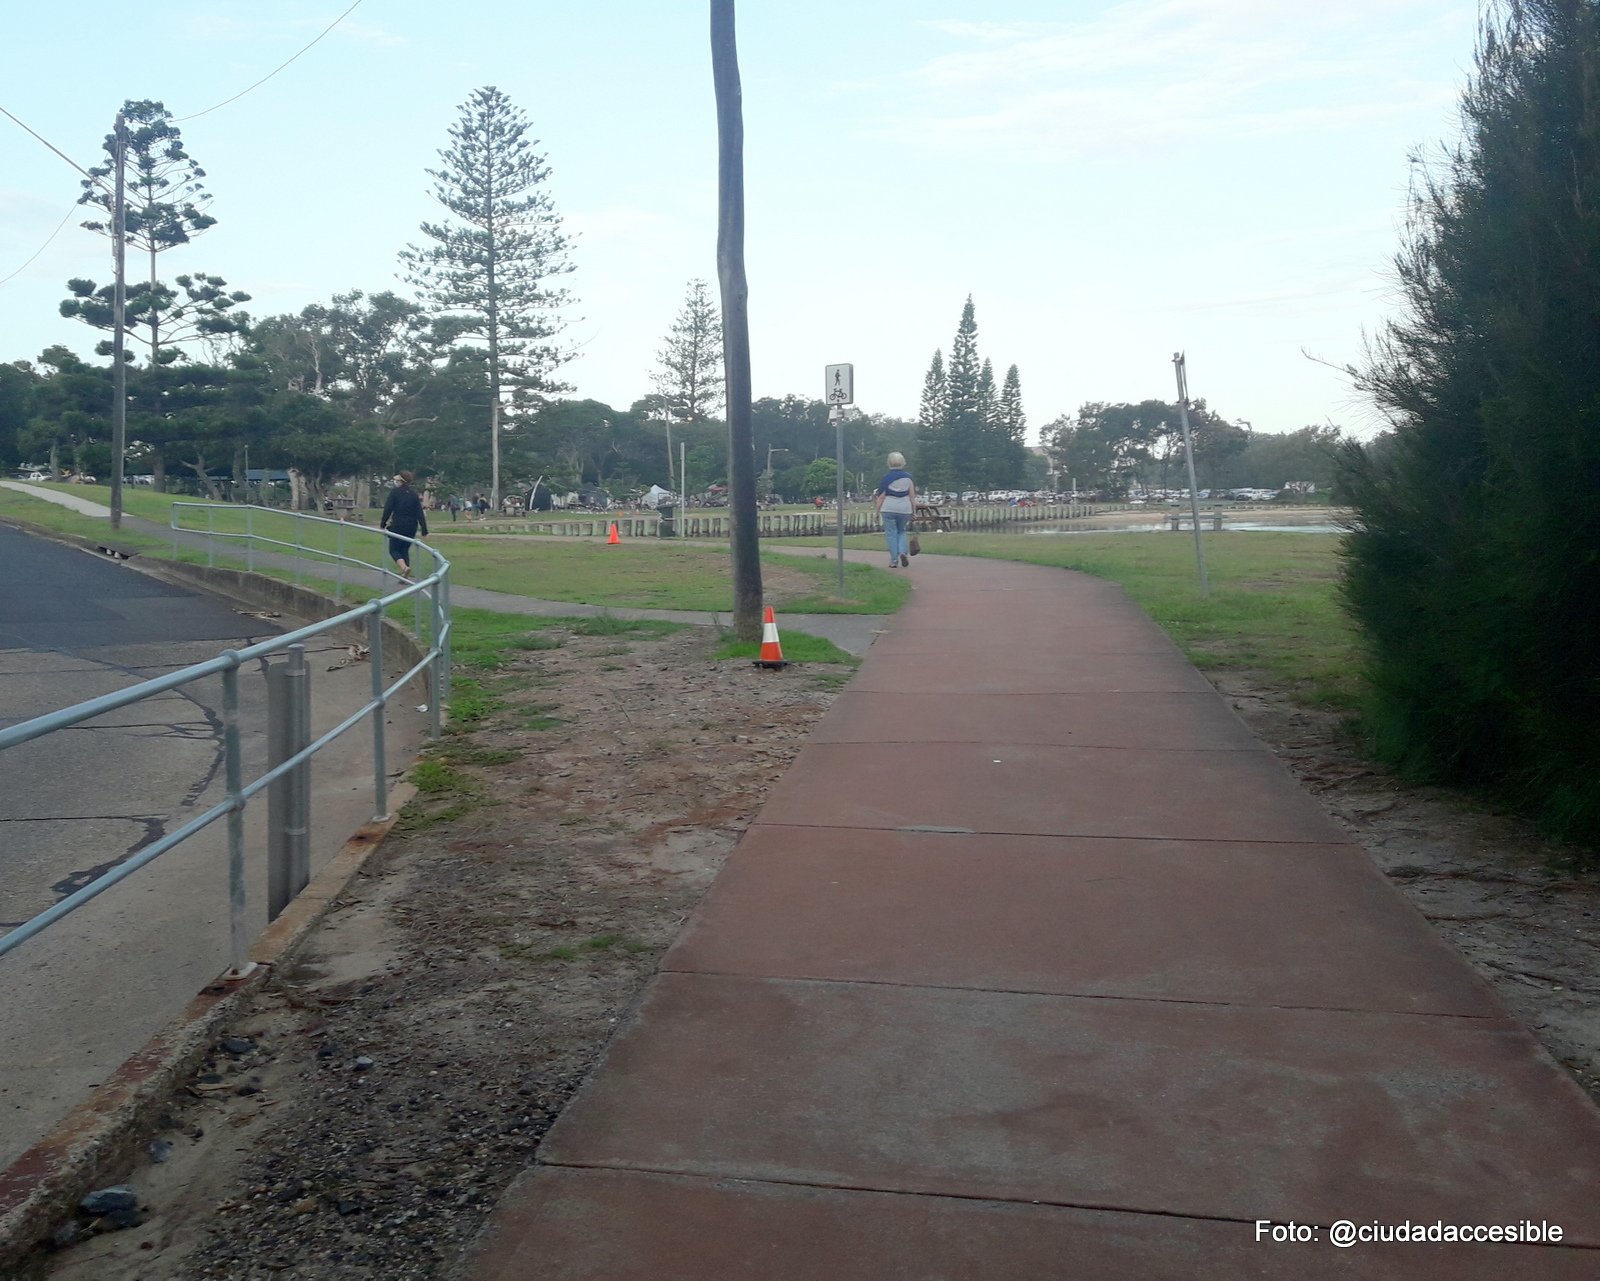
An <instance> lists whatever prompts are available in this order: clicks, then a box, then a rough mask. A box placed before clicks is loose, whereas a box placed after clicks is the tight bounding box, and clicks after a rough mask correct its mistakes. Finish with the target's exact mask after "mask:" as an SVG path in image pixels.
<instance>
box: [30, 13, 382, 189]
mask: <svg viewBox="0 0 1600 1281" xmlns="http://www.w3.org/2000/svg"><path fill="white" fill-rule="evenodd" d="M356 3H357V4H360V3H361V0H356ZM0 116H5V117H6V118H7V119H9V120H11V121H13V122H14V123H15V124H16V125H17V126H18V127H19V128H20V129H23V130H25V131H26V132H27V133H30V134H33V136H34V137H35V138H38V140H39V141H40V142H42V143H44V145H45V146H47V147H49V148H50V150H51V151H53V152H55V153H56V155H58V156H60V157H61V158H62V159H63V160H65V161H66V162H67V163H68V164H69V165H71V166H72V167H73V168H74V169H76V170H77V171H78V172H79V173H81V174H82V175H83V176H84V177H85V178H87V179H88V180H89V181H90V182H92V183H94V184H95V185H96V186H97V187H100V188H101V189H102V190H104V191H106V192H108V193H109V192H110V190H111V189H110V188H109V187H107V186H106V184H105V183H103V182H101V181H100V179H98V178H96V177H95V176H94V175H93V174H92V173H90V172H89V171H88V170H87V169H85V168H84V167H83V166H82V165H80V164H79V163H78V162H77V161H76V160H74V159H73V158H72V157H71V156H69V155H68V154H67V153H66V152H64V151H63V150H61V148H60V147H58V146H56V145H55V144H54V143H53V142H51V141H49V139H47V138H44V137H42V136H41V135H40V134H38V133H34V131H33V130H32V129H29V128H28V126H27V125H25V124H23V123H22V121H20V120H18V119H17V118H16V117H15V116H13V115H12V114H11V113H10V112H9V111H7V110H6V109H5V108H4V107H0ZM68 216H69V217H70V216H71V215H68Z"/></svg>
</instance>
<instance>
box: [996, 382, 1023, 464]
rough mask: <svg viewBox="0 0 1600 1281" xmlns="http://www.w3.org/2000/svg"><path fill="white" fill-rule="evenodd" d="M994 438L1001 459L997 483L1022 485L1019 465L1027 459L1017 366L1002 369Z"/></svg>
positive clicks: (1020, 386) (1020, 385) (1020, 383)
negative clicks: (998, 481) (1002, 380)
mask: <svg viewBox="0 0 1600 1281" xmlns="http://www.w3.org/2000/svg"><path fill="white" fill-rule="evenodd" d="M996 428H997V430H996V439H997V441H998V443H999V448H1000V457H1001V460H1002V477H1001V483H1002V484H1004V485H1008V486H1017V485H1020V484H1021V483H1022V476H1023V466H1024V463H1025V462H1026V460H1027V455H1028V449H1027V444H1026V440H1027V430H1028V420H1027V417H1026V415H1024V414H1023V412H1022V379H1021V378H1020V377H1019V376H1018V374H1017V367H1016V366H1015V365H1012V366H1011V367H1010V368H1009V369H1007V370H1006V380H1005V382H1004V383H1003V384H1002V385H1001V387H1000V407H999V414H998V422H997V423H996Z"/></svg>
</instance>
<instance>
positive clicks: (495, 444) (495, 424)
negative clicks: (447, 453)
mask: <svg viewBox="0 0 1600 1281" xmlns="http://www.w3.org/2000/svg"><path fill="white" fill-rule="evenodd" d="M491 391H492V395H491V398H490V401H489V469H490V476H489V501H490V502H491V503H492V504H494V514H495V515H496V516H499V515H500V384H499V383H498V382H496V383H495V384H494V386H493V387H492V389H491Z"/></svg>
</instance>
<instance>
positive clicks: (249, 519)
mask: <svg viewBox="0 0 1600 1281" xmlns="http://www.w3.org/2000/svg"><path fill="white" fill-rule="evenodd" d="M244 567H245V569H247V570H248V571H249V572H250V573H252V574H253V573H255V572H256V509H255V508H254V507H246V508H245V509H244Z"/></svg>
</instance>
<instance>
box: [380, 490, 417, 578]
mask: <svg viewBox="0 0 1600 1281" xmlns="http://www.w3.org/2000/svg"><path fill="white" fill-rule="evenodd" d="M378 528H379V529H387V530H388V531H389V555H390V556H391V557H392V558H393V560H394V563H395V564H396V565H398V566H399V567H400V577H401V578H410V577H411V540H412V539H413V538H415V537H416V536H417V534H418V532H419V531H420V532H421V534H422V536H423V537H424V538H426V537H427V536H428V517H427V515H426V514H425V513H424V512H423V510H422V499H420V498H418V497H417V491H416V490H414V489H412V488H411V473H410V472H408V471H403V472H401V473H400V474H399V475H398V476H396V477H395V478H394V488H393V489H391V490H390V491H389V497H388V499H387V500H386V501H385V502H384V504H383V519H382V520H380V521H379V522H378Z"/></svg>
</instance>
